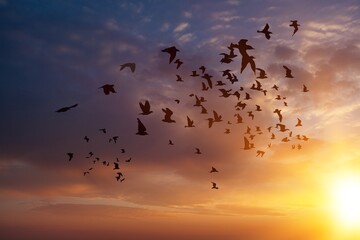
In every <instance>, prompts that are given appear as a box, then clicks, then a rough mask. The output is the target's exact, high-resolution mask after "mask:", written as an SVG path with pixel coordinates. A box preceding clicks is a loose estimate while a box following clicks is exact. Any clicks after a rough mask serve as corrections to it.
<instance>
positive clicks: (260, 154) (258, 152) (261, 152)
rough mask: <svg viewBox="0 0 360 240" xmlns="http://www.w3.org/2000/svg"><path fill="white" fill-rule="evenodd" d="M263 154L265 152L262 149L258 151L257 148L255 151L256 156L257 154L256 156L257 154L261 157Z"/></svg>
mask: <svg viewBox="0 0 360 240" xmlns="http://www.w3.org/2000/svg"><path fill="white" fill-rule="evenodd" d="M264 154H265V152H264V151H260V150H257V151H256V156H257V157H258V156H260V157H263V156H264Z"/></svg>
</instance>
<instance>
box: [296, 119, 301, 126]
mask: <svg viewBox="0 0 360 240" xmlns="http://www.w3.org/2000/svg"><path fill="white" fill-rule="evenodd" d="M297 120H298V122H297V124H296V125H295V127H301V126H302V124H301V120H300V118H298V119H297Z"/></svg>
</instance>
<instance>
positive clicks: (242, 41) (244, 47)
mask: <svg viewBox="0 0 360 240" xmlns="http://www.w3.org/2000/svg"><path fill="white" fill-rule="evenodd" d="M247 41H248V40H247V39H240V40H239V42H238V44H237V49H238V50H239V52H240V54H241V55H242V56H244V55H247V52H246V51H247V50H253V49H254V48H253V47H252V46H250V45H248V44H247Z"/></svg>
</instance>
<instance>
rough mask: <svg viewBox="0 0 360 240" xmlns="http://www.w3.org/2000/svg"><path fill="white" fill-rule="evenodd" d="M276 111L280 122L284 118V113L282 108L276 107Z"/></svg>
mask: <svg viewBox="0 0 360 240" xmlns="http://www.w3.org/2000/svg"><path fill="white" fill-rule="evenodd" d="M274 113H276V114H277V115H278V117H279V122H282V119H283V116H282V114H281V110H279V109H277V108H276V109H275V110H274Z"/></svg>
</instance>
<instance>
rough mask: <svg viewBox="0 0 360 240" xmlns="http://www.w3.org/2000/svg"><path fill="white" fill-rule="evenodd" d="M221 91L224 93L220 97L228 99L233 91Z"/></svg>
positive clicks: (221, 89) (222, 89)
mask: <svg viewBox="0 0 360 240" xmlns="http://www.w3.org/2000/svg"><path fill="white" fill-rule="evenodd" d="M219 91H220V92H221V93H222V95H220V97H224V98H228V97H230V96H231V93H230V92H231V91H232V89H229V90H226V89H224V88H220V89H219Z"/></svg>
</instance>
